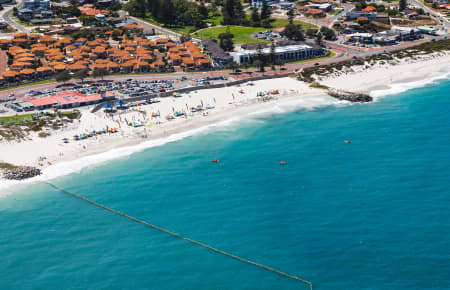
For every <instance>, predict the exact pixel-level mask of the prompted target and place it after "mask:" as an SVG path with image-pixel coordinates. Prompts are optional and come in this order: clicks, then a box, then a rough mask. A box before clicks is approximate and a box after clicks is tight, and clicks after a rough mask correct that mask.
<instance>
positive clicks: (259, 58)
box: [254, 44, 266, 72]
mask: <svg viewBox="0 0 450 290" xmlns="http://www.w3.org/2000/svg"><path fill="white" fill-rule="evenodd" d="M254 63H255V65H257V66H258V67H259V71H260V72H264V67H265V64H266V58H265V57H264V54H263V52H262V47H261V44H258V47H257V48H256V60H255V62H254Z"/></svg>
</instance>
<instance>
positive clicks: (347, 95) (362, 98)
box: [327, 88, 373, 103]
mask: <svg viewBox="0 0 450 290" xmlns="http://www.w3.org/2000/svg"><path fill="white" fill-rule="evenodd" d="M327 93H328V95H330V96H332V97H333V98H336V99H338V100H342V101H349V102H353V103H368V102H372V101H373V98H372V97H371V96H369V95H367V94H363V93H352V92H346V91H341V90H336V89H332V88H329V89H328V91H327Z"/></svg>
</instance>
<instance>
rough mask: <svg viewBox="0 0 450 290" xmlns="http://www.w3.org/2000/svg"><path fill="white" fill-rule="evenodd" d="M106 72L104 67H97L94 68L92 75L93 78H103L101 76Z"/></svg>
mask: <svg viewBox="0 0 450 290" xmlns="http://www.w3.org/2000/svg"><path fill="white" fill-rule="evenodd" d="M107 74H108V71H107V70H106V69H105V68H97V69H94V77H95V78H98V77H99V78H101V79H102V80H103V77H104V76H106V75H107Z"/></svg>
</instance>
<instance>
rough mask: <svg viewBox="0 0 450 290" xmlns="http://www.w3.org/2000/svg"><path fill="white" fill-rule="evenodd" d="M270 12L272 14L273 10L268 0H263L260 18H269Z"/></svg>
mask: <svg viewBox="0 0 450 290" xmlns="http://www.w3.org/2000/svg"><path fill="white" fill-rule="evenodd" d="M270 14H272V11H271V9H270V7H269V5H267V1H266V0H263V3H262V6H261V16H260V17H259V18H261V20H264V19H269V18H270Z"/></svg>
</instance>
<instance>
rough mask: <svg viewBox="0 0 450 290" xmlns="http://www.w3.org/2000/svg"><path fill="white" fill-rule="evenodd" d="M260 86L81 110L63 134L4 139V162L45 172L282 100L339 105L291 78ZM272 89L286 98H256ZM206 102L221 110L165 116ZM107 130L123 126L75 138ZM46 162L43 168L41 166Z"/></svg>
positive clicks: (305, 104) (0, 146)
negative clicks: (119, 108)
mask: <svg viewBox="0 0 450 290" xmlns="http://www.w3.org/2000/svg"><path fill="white" fill-rule="evenodd" d="M254 84H255V85H253V86H250V85H245V86H244V85H243V86H241V87H229V88H220V89H210V90H201V91H197V92H191V93H189V94H185V95H183V96H182V97H177V98H175V97H168V98H162V99H161V102H159V103H154V104H151V105H145V106H138V107H134V108H132V109H131V110H129V111H127V112H123V113H120V114H119V113H116V114H115V115H114V117H113V118H111V117H108V116H107V115H106V114H105V113H104V112H103V110H101V111H99V112H97V113H95V114H93V113H90V112H89V110H88V109H87V108H81V112H82V117H81V119H80V120H79V121H78V120H76V121H75V122H74V123H72V124H69V125H67V126H66V127H65V128H64V129H62V130H57V131H53V132H51V135H50V136H48V137H45V138H40V137H38V136H33V138H32V140H28V141H22V142H5V141H4V142H2V143H0V152H1V153H0V160H2V161H5V162H8V163H12V164H16V165H31V166H37V167H39V168H45V167H47V166H49V162H50V164H51V165H54V164H56V163H58V162H61V161H68V160H74V159H78V158H80V157H82V156H87V155H93V154H97V153H101V152H105V151H108V150H111V149H113V148H116V147H119V146H127V145H135V144H137V143H139V142H142V141H147V140H149V139H158V138H164V137H167V136H169V135H171V134H176V133H180V132H183V131H186V130H192V129H196V128H199V127H202V126H206V125H210V124H213V123H216V122H219V121H223V120H227V119H232V118H236V117H241V116H243V115H248V114H251V113H254V112H256V111H258V110H264V109H273V108H274V104H275V103H277V102H280V101H281V100H282V99H283V100H286V101H289V100H293V101H296V103H297V104H298V105H299V106H302V107H314V106H319V105H323V104H331V103H334V102H336V100H334V99H332V98H330V97H328V96H325V95H324V93H323V92H322V91H321V90H318V89H313V88H310V87H309V86H308V85H307V84H305V83H303V82H299V81H296V80H294V79H291V78H283V79H275V80H267V81H258V82H255V83H254ZM272 89H278V90H279V93H280V94H278V95H272V96H273V97H275V98H276V99H274V100H271V101H269V102H262V101H261V100H257V99H256V95H257V93H258V92H261V91H262V92H266V91H270V90H272ZM240 90H243V91H244V93H241V92H240ZM233 95H234V98H233ZM214 100H215V101H214ZM202 102H203V105H204V106H205V107H206V106H207V105H208V104H209V105H212V106H215V108H214V109H210V110H206V111H204V112H207V116H205V115H204V114H203V113H201V112H198V113H194V114H191V115H188V116H187V117H178V118H175V119H174V120H170V121H168V120H166V118H165V116H166V115H168V114H173V110H175V111H181V110H184V111H188V110H187V108H186V105H187V107H188V108H191V107H196V106H198V105H201V103H202ZM133 109H134V110H133ZM138 109H139V110H140V111H145V112H146V115H145V116H144V115H143V114H142V113H140V112H138V111H137V110H138ZM158 111H159V112H160V115H161V116H160V117H158V118H151V114H152V112H158ZM125 120H127V121H128V122H138V123H143V124H145V126H142V127H137V128H134V127H131V126H128V125H126V122H125ZM107 126H108V127H109V128H112V127H115V128H119V132H118V133H115V134H106V135H99V136H95V137H91V138H87V139H84V140H80V141H74V140H73V136H74V135H77V134H80V133H85V132H91V131H92V130H96V131H99V130H101V129H103V128H106V127H107ZM63 138H68V139H69V140H70V142H69V143H68V144H65V143H64V142H63V140H62V139H63ZM41 157H45V158H46V159H45V161H41V160H40V158H41ZM40 163H41V164H43V166H41V165H38V164H40Z"/></svg>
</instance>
